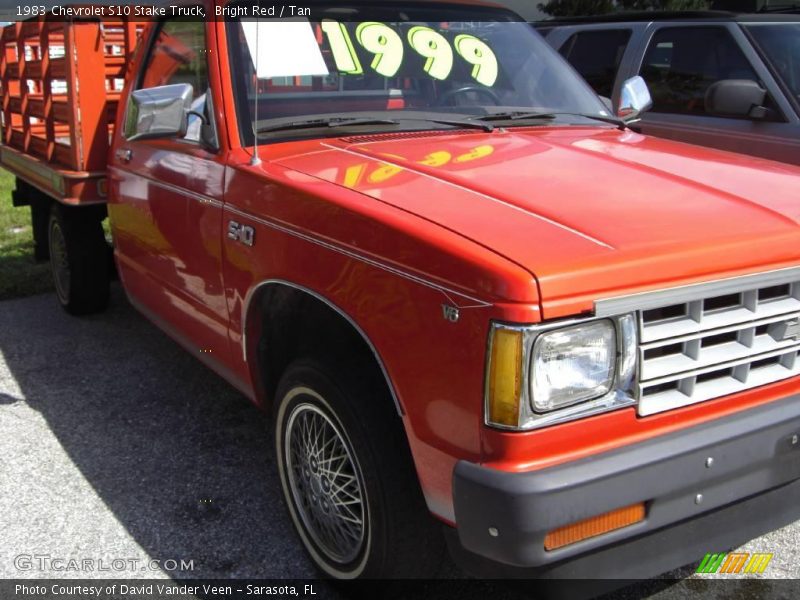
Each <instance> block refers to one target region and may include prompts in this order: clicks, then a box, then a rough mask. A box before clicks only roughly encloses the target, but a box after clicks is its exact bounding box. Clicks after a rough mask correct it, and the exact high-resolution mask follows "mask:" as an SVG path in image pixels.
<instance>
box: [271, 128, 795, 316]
mask: <svg viewBox="0 0 800 600" xmlns="http://www.w3.org/2000/svg"><path fill="white" fill-rule="evenodd" d="M275 162H277V163H279V164H281V165H282V166H284V167H287V168H290V169H293V170H296V171H299V172H302V173H305V174H307V175H310V176H313V177H315V178H318V179H322V180H325V181H328V182H331V183H335V184H337V185H340V186H343V187H346V188H350V189H353V190H355V191H357V192H359V193H361V194H365V195H367V196H369V197H371V198H374V199H375V200H376V201H379V202H384V203H386V204H388V205H391V206H393V207H396V208H398V209H401V210H404V211H408V212H410V213H413V214H415V215H417V216H419V217H420V218H423V219H427V220H429V221H432V222H434V223H437V224H438V225H440V226H442V227H444V228H447V229H449V230H451V231H454V232H456V233H458V234H459V235H462V236H465V237H466V238H468V239H470V240H472V241H474V242H476V243H478V244H480V245H482V246H484V247H486V248H488V249H490V250H492V251H493V252H496V253H498V254H500V255H502V256H504V257H505V258H507V259H508V260H510V261H513V262H514V263H516V264H518V265H520V266H522V267H524V268H525V269H527V270H528V271H529V272H530V273H532V274H533V275H534V276H535V277H536V280H537V282H538V285H539V297H540V298H541V301H542V309H543V311H544V316H545V317H546V318H554V317H557V316H563V315H568V314H574V313H575V312H576V311H577V312H581V311H586V310H591V307H592V303H593V301H594V300H596V299H598V298H601V297H611V296H617V295H621V294H626V293H632V292H637V291H643V290H646V289H652V288H657V287H668V286H673V285H679V284H683V283H689V282H694V281H703V280H707V279H715V278H721V277H726V276H731V275H735V274H740V273H745V272H751V271H756V270H762V269H766V268H776V267H779V266H787V265H789V264H795V263H797V262H798V261H800V226H799V223H800V169H797V168H795V167H792V166H789V165H783V164H780V163H773V162H769V161H764V160H759V159H754V158H751V157H745V156H740V155H735V154H731V153H726V152H718V151H715V150H710V149H706V148H699V147H696V146H691V145H687V144H681V143H678V142H672V141H669V140H662V139H657V138H650V137H646V136H642V135H639V134H636V133H634V132H630V131H618V130H609V129H606V128H599V127H593V128H584V127H561V128H551V127H546V128H543V127H531V128H524V129H521V128H515V129H509V130H496V131H495V132H492V133H475V132H472V131H468V132H467V131H456V132H424V133H423V132H412V133H393V134H380V135H372V136H357V137H351V138H341V139H332V140H327V141H323V142H320V144H319V146H318V147H315V148H314V149H313V150H312V151H307V152H303V153H301V154H294V155H290V156H284V157H281V158H278V159H276V160H275Z"/></svg>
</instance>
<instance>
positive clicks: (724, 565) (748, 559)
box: [695, 552, 772, 574]
mask: <svg viewBox="0 0 800 600" xmlns="http://www.w3.org/2000/svg"><path fill="white" fill-rule="evenodd" d="M771 560H772V553H769V554H766V553H758V552H756V553H752V554H751V553H750V552H728V553H726V552H720V553H717V554H706V555H705V557H704V558H703V560H702V561H701V562H700V566H699V567H697V571H695V573H726V574H735V573H763V572H764V570H765V569H766V568H767V565H769V563H770V561H771Z"/></svg>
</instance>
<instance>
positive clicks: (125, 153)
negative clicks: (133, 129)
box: [114, 148, 133, 163]
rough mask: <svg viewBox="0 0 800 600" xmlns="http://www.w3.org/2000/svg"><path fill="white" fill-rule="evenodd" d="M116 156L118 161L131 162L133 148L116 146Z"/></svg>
mask: <svg viewBox="0 0 800 600" xmlns="http://www.w3.org/2000/svg"><path fill="white" fill-rule="evenodd" d="M114 154H115V155H116V157H117V160H119V161H120V162H124V163H126V162H131V159H132V158H133V150H131V149H130V148H118V149H117V151H116V152H115V153H114Z"/></svg>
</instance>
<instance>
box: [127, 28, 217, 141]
mask: <svg viewBox="0 0 800 600" xmlns="http://www.w3.org/2000/svg"><path fill="white" fill-rule="evenodd" d="M207 48H208V46H207V45H206V38H205V25H204V23H203V22H202V21H188V20H178V19H173V20H168V21H164V23H163V25H162V26H161V28H160V29H159V31H158V34H157V36H156V39H155V43H154V44H153V46H152V49H151V51H150V56H149V58H148V60H147V66H146V67H145V69H144V73H143V75H142V78H141V82H140V84H139V86H138V88H137V89H147V88H151V87H157V86H161V85H172V84H178V83H188V84H190V85H191V86H192V88H193V89H194V97H193V101H192V111H193V112H197V113H199V114H202V115H207V114H208V111H207V110H206V98H207V94H208V61H207V60H206V54H207V52H208V50H207ZM202 124H203V123H202V119H201V118H200V117H198V116H197V115H194V114H190V115H189V127H188V129H187V133H186V137H185V138H184V139H185V140H188V141H193V142H198V141H200V137H201V129H202Z"/></svg>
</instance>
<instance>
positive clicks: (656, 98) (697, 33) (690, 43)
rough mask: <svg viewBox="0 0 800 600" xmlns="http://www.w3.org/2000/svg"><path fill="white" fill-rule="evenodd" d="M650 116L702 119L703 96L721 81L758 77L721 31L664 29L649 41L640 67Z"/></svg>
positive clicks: (686, 28) (702, 28)
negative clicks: (650, 100) (650, 106)
mask: <svg viewBox="0 0 800 600" xmlns="http://www.w3.org/2000/svg"><path fill="white" fill-rule="evenodd" d="M640 74H641V76H642V77H644V79H645V81H646V82H647V85H648V87H649V88H650V94H651V95H652V97H653V109H652V110H653V112H661V113H677V114H691V115H705V114H706V110H705V95H706V90H708V88H709V86H711V84H713V83H715V82H717V81H720V80H722V79H751V80H753V81H758V76H757V75H756V73H755V71H753V68H752V66H751V65H750V63H749V62H748V60H747V58H746V57H745V55H744V54H743V53H742V51H741V49H740V48H739V46H738V45H737V44H736V42H735V40H734V39H733V38H732V37H731V35H730V32H728V31H727V30H726V29H725V28H723V27H667V28H664V29H660V30H659V31H657V32H656V34H655V35H654V36H653V39H652V40H651V41H650V46H649V47H648V49H647V53H646V54H645V57H644V62H643V63H642V70H641V73H640Z"/></svg>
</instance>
